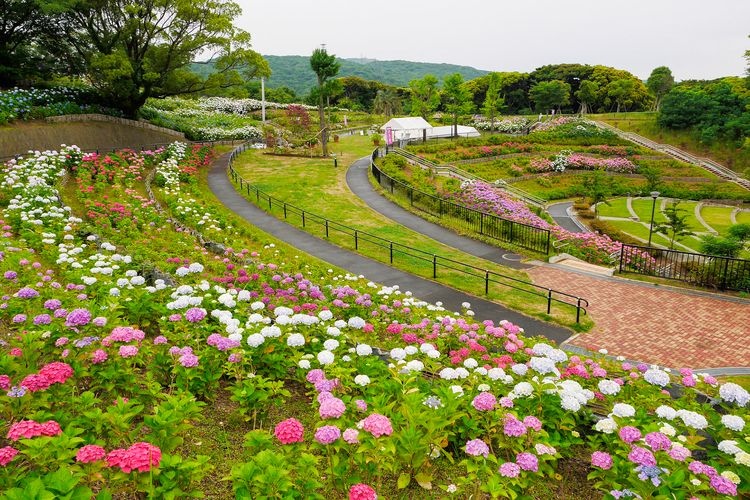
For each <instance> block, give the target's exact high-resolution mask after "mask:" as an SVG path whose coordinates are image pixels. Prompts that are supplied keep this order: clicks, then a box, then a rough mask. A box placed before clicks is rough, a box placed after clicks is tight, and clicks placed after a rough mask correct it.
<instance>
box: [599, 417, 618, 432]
mask: <svg viewBox="0 0 750 500" xmlns="http://www.w3.org/2000/svg"><path fill="white" fill-rule="evenodd" d="M594 429H596V430H597V431H599V432H603V433H604V434H612V433H614V432H615V431H616V430H617V422H615V421H614V420H612V419H611V418H603V419H601V420H599V421H598V422H597V423H596V425H594Z"/></svg>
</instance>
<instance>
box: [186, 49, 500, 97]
mask: <svg viewBox="0 0 750 500" xmlns="http://www.w3.org/2000/svg"><path fill="white" fill-rule="evenodd" d="M263 57H265V58H266V60H267V61H268V64H269V65H270V66H271V72H272V73H271V78H270V80H269V81H268V86H269V87H282V86H285V87H289V88H290V89H293V90H294V91H295V92H296V93H297V94H298V95H305V94H307V93H308V92H309V91H310V89H311V88H312V87H314V86H315V84H316V79H315V73H313V71H312V69H311V68H310V57H309V56H263ZM339 62H340V63H341V70H340V71H339V75H338V76H358V77H360V78H364V79H365V80H376V81H379V82H383V83H387V84H389V85H395V86H397V87H405V86H407V85H408V84H409V82H410V81H411V80H414V79H416V78H422V77H423V76H424V75H427V74H433V75H435V76H436V77H438V79H439V80H441V81H442V79H443V77H444V76H446V75H450V74H452V73H461V75H462V76H463V77H464V79H465V80H471V79H472V78H477V77H479V76H482V75H486V74H487V73H488V71H483V70H479V69H476V68H472V67H470V66H458V65H455V64H437V63H423V62H413V61H378V60H375V59H339ZM192 69H193V70H194V71H196V72H198V73H200V74H206V71H208V69H209V68H208V67H207V65H205V64H193V68H192Z"/></svg>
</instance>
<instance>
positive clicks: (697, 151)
mask: <svg viewBox="0 0 750 500" xmlns="http://www.w3.org/2000/svg"><path fill="white" fill-rule="evenodd" d="M589 117H590V118H592V119H594V120H601V121H603V122H605V123H609V124H611V125H614V126H615V127H617V128H619V129H621V130H625V131H627V132H635V133H636V134H640V135H642V136H644V137H646V138H648V139H651V140H652V141H656V142H660V143H663V144H670V145H672V146H675V147H678V148H680V149H684V150H685V151H688V152H689V153H692V154H694V155H697V156H705V157H708V158H712V159H714V160H716V161H718V162H719V163H721V164H723V165H725V166H726V167H728V168H731V169H732V170H734V171H736V172H740V173H742V172H744V171H745V170H746V169H748V168H750V155H747V154H741V153H740V152H739V151H738V150H737V148H736V147H735V145H734V144H732V143H729V142H723V141H719V142H716V143H715V144H712V145H705V144H701V143H700V141H699V140H698V139H697V137H696V136H695V135H694V134H693V132H691V131H689V130H671V129H662V128H661V127H659V125H657V123H656V113H654V112H641V113H607V114H599V115H589Z"/></svg>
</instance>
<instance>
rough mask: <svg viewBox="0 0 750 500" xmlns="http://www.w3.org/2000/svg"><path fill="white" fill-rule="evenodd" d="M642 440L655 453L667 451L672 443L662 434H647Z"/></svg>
mask: <svg viewBox="0 0 750 500" xmlns="http://www.w3.org/2000/svg"><path fill="white" fill-rule="evenodd" d="M644 440H645V441H646V444H647V445H649V446H650V447H651V449H652V450H655V451H658V450H668V449H670V448H671V447H672V441H671V440H670V439H669V437H667V435H666V434H662V433H661V432H649V433H648V434H646V437H645V438H644Z"/></svg>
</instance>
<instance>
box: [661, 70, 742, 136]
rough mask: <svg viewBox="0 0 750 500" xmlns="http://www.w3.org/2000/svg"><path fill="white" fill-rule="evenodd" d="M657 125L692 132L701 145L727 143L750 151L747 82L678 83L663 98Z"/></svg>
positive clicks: (732, 78)
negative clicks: (745, 145) (722, 141)
mask: <svg viewBox="0 0 750 500" xmlns="http://www.w3.org/2000/svg"><path fill="white" fill-rule="evenodd" d="M657 121H658V123H659V125H660V126H662V127H667V128H672V129H690V130H693V131H694V132H695V133H696V134H697V136H698V138H699V140H700V142H702V143H704V144H711V143H713V142H715V141H717V140H728V141H732V142H734V143H735V145H736V146H737V147H741V146H743V144H744V143H746V142H747V143H748V144H747V147H748V148H750V79H747V78H738V77H728V78H721V79H718V80H711V81H697V80H688V81H684V82H681V83H679V84H677V85H675V86H674V87H673V88H672V89H671V90H670V91H669V93H667V94H666V95H665V96H664V99H663V100H662V103H661V109H660V112H659V116H658V118H657Z"/></svg>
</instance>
